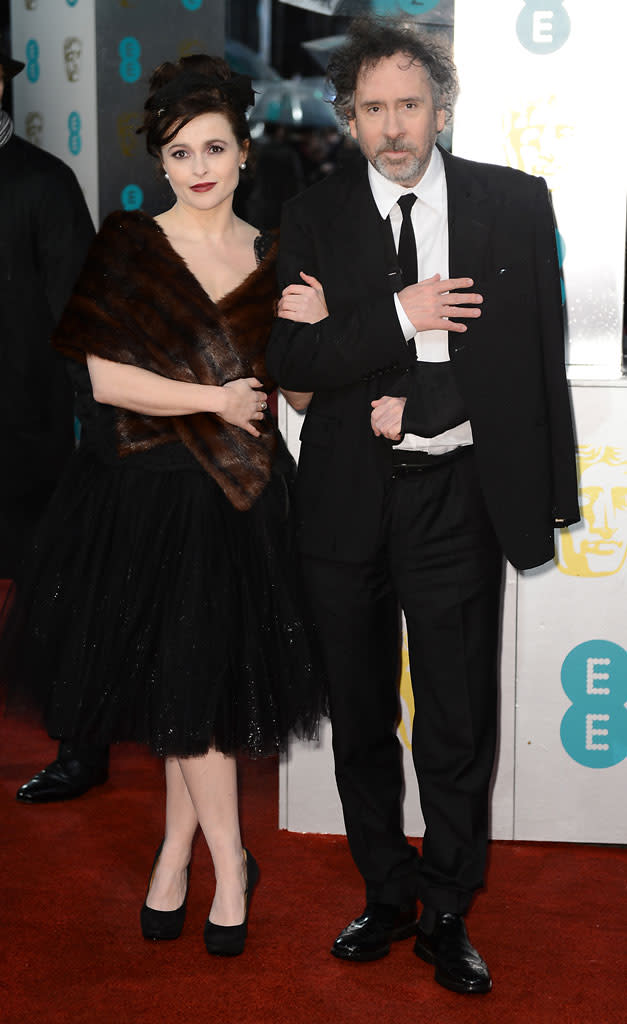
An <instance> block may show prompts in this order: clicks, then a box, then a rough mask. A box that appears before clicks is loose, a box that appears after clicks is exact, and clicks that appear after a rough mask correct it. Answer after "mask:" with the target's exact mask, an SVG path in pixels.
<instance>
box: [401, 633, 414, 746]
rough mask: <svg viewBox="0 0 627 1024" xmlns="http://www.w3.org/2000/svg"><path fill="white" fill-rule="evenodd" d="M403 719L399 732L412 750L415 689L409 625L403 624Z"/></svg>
mask: <svg viewBox="0 0 627 1024" xmlns="http://www.w3.org/2000/svg"><path fill="white" fill-rule="evenodd" d="M400 697H401V721H400V723H399V727H398V734H399V736H400V738H401V740H402V741H403V743H404V744H405V746H406V747H407V749H408V750H411V732H412V725H413V721H414V691H413V690H412V687H411V674H410V671H409V650H408V647H407V627H406V626H403V648H402V652H401V687H400Z"/></svg>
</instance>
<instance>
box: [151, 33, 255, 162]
mask: <svg viewBox="0 0 627 1024" xmlns="http://www.w3.org/2000/svg"><path fill="white" fill-rule="evenodd" d="M254 102H255V94H254V92H253V89H252V84H251V81H250V78H248V77H247V76H246V75H237V74H235V73H234V72H233V71H231V69H230V67H229V66H228V64H227V63H226V61H225V60H223V59H222V57H210V56H209V55H208V54H206V53H197V54H193V55H192V56H191V57H181V58H180V60H178V61H177V62H176V64H173V63H172V62H171V61H166V62H165V63H164V64H160V65H159V67H158V68H156V69H155V70H154V71H153V73H152V77H151V79H150V86H149V93H148V99H147V100H146V102H145V104H144V111H145V113H144V121H143V124H142V126H141V127H140V128H138V132H145V133H146V148H147V150H148V152H149V153H150V154H151V155H152V156H155V157H157V158H159V157H160V156H161V148H162V146H167V144H168V143H169V142H171V140H172V139H173V138H174V136H175V135H176V134H177V132H179V131H180V130H181V128H183V127H184V126H185V125H186V124H188V123H189V122H190V121H191V120H192V119H193V118H194V117H198V116H199V114H224V116H225V117H226V118H227V120H228V121H229V124H230V125H231V128H232V129H233V134H234V135H235V138H236V139H237V141H238V143H239V144H240V146H241V145H243V144H244V142H246V141H247V140H249V139H250V131H249V129H248V121H247V119H246V111H247V109H248V107H250V106H252V104H253V103H254Z"/></svg>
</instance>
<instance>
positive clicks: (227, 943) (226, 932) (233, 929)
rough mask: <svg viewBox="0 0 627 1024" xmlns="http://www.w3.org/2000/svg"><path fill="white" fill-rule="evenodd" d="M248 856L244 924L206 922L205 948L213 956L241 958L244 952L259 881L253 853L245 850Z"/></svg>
mask: <svg viewBox="0 0 627 1024" xmlns="http://www.w3.org/2000/svg"><path fill="white" fill-rule="evenodd" d="M244 853H245V855H246V893H245V895H246V913H245V916H244V920H243V922H242V924H233V925H224V924H214V923H213V921H210V920H209V918H207V920H206V921H205V931H204V937H205V946H206V947H207V952H208V953H211V954H212V956H239V955H240V953H243V952H244V946H245V945H246V936H247V935H248V912H249V910H250V901H251V898H252V895H253V889H254V888H255V886H256V885H257V882H258V881H259V867H258V865H257V861H256V860H255V858H254V857H253V855H252V853H249V851H248V850H244Z"/></svg>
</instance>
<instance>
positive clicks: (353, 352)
mask: <svg viewBox="0 0 627 1024" xmlns="http://www.w3.org/2000/svg"><path fill="white" fill-rule="evenodd" d="M310 221H311V217H309V216H308V211H307V210H306V209H304V208H303V206H302V202H301V201H300V199H299V198H298V197H297V199H296V200H293V201H292V202H290V203H287V204H286V206H285V207H284V211H283V217H282V223H281V240H280V247H279V262H278V276H279V286H280V288H281V289H283V288H284V287H285V286H286V285H288V284H296V283H298V284H302V283H303V281H302V278H301V277H300V276H299V274H300V271H301V270H302V271H304V272H305V273H308V274H313V275H314V276H315V277H317V278H318V280H319V281H320V282H321V284H322V286H323V288H324V287H325V275H326V278H327V284H329V281H328V275H329V269H328V263H331V262H332V261H331V260H330V259H329V260H327V253H326V252H324V251H322V249H324V240H323V244H322V249H321V251H322V255H321V257H320V259H317V258H316V246H315V245H314V240H313V231H312V224H311V223H310ZM328 245H329V247H330V246H331V245H332V239H331V238H330V239H329V243H328ZM318 248H319V249H320V244H319V246H318ZM328 255H329V256H330V255H332V254H328ZM323 264H324V265H323ZM336 272H337V271H336ZM333 285H334V286H335V291H338V288H337V285H338V282H337V281H334V282H333ZM339 290H340V291H341V289H339ZM413 359H414V355H413V346H411V345H409V346H408V345H407V343H406V341H405V338H404V335H403V332H402V330H401V327H400V324H399V322H398V317H397V315H396V309H395V307H394V297H393V293H392V292H390V293H388V294H379V295H376V296H373V297H368V296H363V297H358V298H355V299H353V300H351V299H350V297H349V296H347V300H346V302H345V303H344V302H342V304H341V307H340V304H339V303H336V305H335V307H332V308H331V312H330V315H329V316H328V317H326V319H324V320H321V321H320V322H319V323H317V324H299V323H293V322H292V321H290V320H283V319H277V320H276V321H275V324H274V327H273V329H272V334H271V337H270V342H269V344H268V349H267V352H266V362H267V365H268V370H269V372H270V373H271V375H272V376H273V377H274V378H275V380H277V381H278V382H279V384H280V385H281V386H282V387H285V388H287V389H289V390H291V391H319V390H325V389H333V388H339V387H345V386H346V385H349V384H354V383H357V382H359V381H364V380H368V379H370V378H371V377H373V376H374V375H376V374H379V373H383V372H386V371H389V370H399V369H406V368H408V367H409V366H411V364H412V362H413Z"/></svg>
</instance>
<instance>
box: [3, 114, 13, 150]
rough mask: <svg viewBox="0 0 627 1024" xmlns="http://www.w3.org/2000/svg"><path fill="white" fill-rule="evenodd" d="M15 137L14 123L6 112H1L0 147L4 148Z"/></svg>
mask: <svg viewBox="0 0 627 1024" xmlns="http://www.w3.org/2000/svg"><path fill="white" fill-rule="evenodd" d="M12 135H13V121H12V120H11V118H10V117H9V115H8V114H7V112H6V110H0V146H4V144H5V142H8V141H9V139H10V138H11V136H12Z"/></svg>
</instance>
